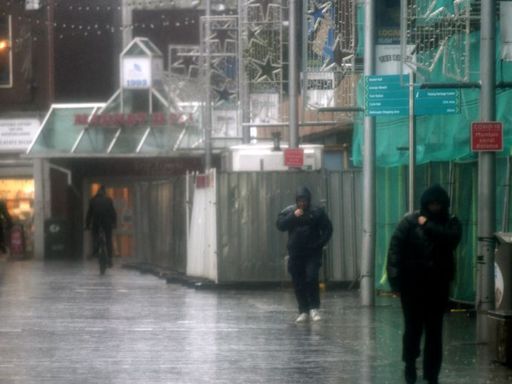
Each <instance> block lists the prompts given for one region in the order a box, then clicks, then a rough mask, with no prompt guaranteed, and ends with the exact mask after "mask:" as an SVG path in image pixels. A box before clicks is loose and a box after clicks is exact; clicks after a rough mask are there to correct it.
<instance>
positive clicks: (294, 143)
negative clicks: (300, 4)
mask: <svg viewBox="0 0 512 384" xmlns="http://www.w3.org/2000/svg"><path fill="white" fill-rule="evenodd" d="M296 3H297V0H289V1H288V4H289V13H290V15H289V25H288V33H289V37H288V97H289V110H288V113H289V119H288V122H289V130H290V142H289V146H290V148H297V147H298V146H299V109H298V102H299V99H298V95H299V94H298V83H299V72H298V65H299V60H298V57H297V53H298V52H297V43H298V41H297V32H298V31H297V6H296V5H297V4H296Z"/></svg>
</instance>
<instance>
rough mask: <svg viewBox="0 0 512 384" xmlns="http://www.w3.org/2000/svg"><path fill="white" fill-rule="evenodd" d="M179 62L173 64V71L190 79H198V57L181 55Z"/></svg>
mask: <svg viewBox="0 0 512 384" xmlns="http://www.w3.org/2000/svg"><path fill="white" fill-rule="evenodd" d="M178 57H179V60H177V61H176V62H174V63H173V64H171V71H174V72H178V73H180V74H182V75H186V76H188V77H191V78H192V77H196V76H197V75H198V73H199V65H198V61H199V60H198V57H197V56H196V55H179V56H178Z"/></svg>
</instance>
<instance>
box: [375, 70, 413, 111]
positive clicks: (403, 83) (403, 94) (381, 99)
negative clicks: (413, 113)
mask: <svg viewBox="0 0 512 384" xmlns="http://www.w3.org/2000/svg"><path fill="white" fill-rule="evenodd" d="M408 84H409V75H403V76H401V75H386V76H366V77H365V95H366V98H365V114H366V115H367V116H400V115H408V114H409V87H408Z"/></svg>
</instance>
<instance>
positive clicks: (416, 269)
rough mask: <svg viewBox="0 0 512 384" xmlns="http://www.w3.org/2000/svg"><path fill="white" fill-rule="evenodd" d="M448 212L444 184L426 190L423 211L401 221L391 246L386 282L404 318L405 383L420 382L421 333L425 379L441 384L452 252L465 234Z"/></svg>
mask: <svg viewBox="0 0 512 384" xmlns="http://www.w3.org/2000/svg"><path fill="white" fill-rule="evenodd" d="M449 208H450V198H449V197H448V194H447V193H446V191H445V190H444V189H443V188H442V187H441V186H440V185H438V184H435V185H433V186H432V187H430V188H428V189H427V190H426V191H425V192H424V193H423V195H422V196H421V209H420V210H419V211H417V212H414V213H410V214H408V215H406V216H405V217H404V218H403V219H402V221H401V222H400V223H399V224H398V227H397V228H396V229H395V232H394V233H393V235H392V237H391V242H390V245H389V251H388V260H387V274H388V280H389V284H390V285H391V289H392V290H393V291H394V292H396V293H397V294H399V295H400V300H401V303H402V311H403V314H404V322H405V331H404V335H403V351H402V359H403V361H404V363H405V380H406V382H407V383H415V382H416V378H417V377H416V376H417V375H416V359H417V358H418V357H419V355H420V341H421V336H422V333H423V331H425V341H424V349H423V377H424V379H425V380H427V381H428V383H430V384H436V383H438V377H439V372H440V370H441V362H442V355H443V350H442V349H443V347H442V329H443V315H444V312H445V311H446V308H447V305H448V297H449V290H450V283H451V282H452V280H453V278H454V275H455V259H454V251H455V248H456V247H457V245H458V244H459V242H460V239H461V232H462V229H461V224H460V221H459V220H458V219H457V218H456V217H455V216H452V215H450V211H449Z"/></svg>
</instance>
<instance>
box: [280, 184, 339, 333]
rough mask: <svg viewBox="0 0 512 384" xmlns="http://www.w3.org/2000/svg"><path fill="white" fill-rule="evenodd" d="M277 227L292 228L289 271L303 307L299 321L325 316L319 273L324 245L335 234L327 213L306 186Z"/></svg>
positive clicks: (316, 319)
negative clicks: (323, 314) (314, 199)
mask: <svg viewBox="0 0 512 384" xmlns="http://www.w3.org/2000/svg"><path fill="white" fill-rule="evenodd" d="M276 225H277V228H278V229H279V230H280V231H283V232H284V231H288V254H289V258H288V272H289V273H290V275H291V277H292V282H293V287H294V290H295V296H296V298H297V303H298V307H299V316H298V317H297V320H296V322H298V323H303V322H306V321H308V320H309V318H310V317H311V320H312V321H319V320H321V316H320V313H319V308H320V292H319V287H318V283H319V281H318V275H319V271H320V267H321V266H322V248H323V247H324V246H325V245H326V244H327V242H328V241H329V239H330V238H331V235H332V224H331V221H330V220H329V217H328V216H327V213H325V211H324V210H323V209H322V208H320V207H315V206H313V205H312V204H311V192H310V191H309V189H307V188H306V187H301V188H299V189H298V190H297V194H296V198H295V204H293V205H290V206H288V207H286V208H285V209H283V210H282V211H281V212H280V213H279V215H278V217H277V223H276Z"/></svg>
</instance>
